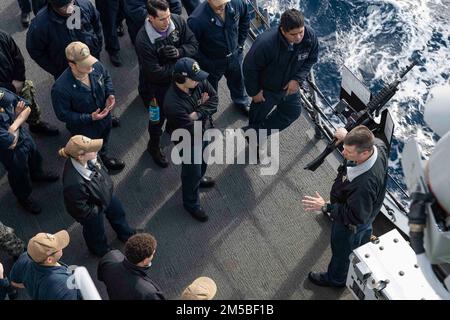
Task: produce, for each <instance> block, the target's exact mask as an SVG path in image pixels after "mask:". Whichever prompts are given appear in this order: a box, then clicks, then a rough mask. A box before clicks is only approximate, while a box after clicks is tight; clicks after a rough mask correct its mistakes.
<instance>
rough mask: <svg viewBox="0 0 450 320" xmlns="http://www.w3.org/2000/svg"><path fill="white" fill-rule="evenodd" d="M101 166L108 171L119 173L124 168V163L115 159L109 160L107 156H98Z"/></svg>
mask: <svg viewBox="0 0 450 320" xmlns="http://www.w3.org/2000/svg"><path fill="white" fill-rule="evenodd" d="M100 158H101V159H102V162H103V165H104V166H105V167H106V168H107V169H108V170H110V171H121V170H123V168H125V162H123V161H122V160H119V159H116V158H110V157H108V156H100Z"/></svg>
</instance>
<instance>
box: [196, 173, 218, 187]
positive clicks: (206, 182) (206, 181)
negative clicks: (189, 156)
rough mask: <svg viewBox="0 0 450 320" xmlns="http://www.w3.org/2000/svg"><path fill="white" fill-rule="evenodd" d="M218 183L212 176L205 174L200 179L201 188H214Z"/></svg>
mask: <svg viewBox="0 0 450 320" xmlns="http://www.w3.org/2000/svg"><path fill="white" fill-rule="evenodd" d="M215 185H216V182H215V181H214V179H213V178H211V177H206V176H204V177H203V178H202V179H201V180H200V186H199V187H200V188H212V187H214V186H215Z"/></svg>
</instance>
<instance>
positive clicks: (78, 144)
mask: <svg viewBox="0 0 450 320" xmlns="http://www.w3.org/2000/svg"><path fill="white" fill-rule="evenodd" d="M102 146H103V139H91V138H88V137H85V136H82V135H76V136H73V137H72V138H70V140H69V141H68V142H67V144H66V146H65V147H64V153H65V154H67V155H69V156H71V157H73V158H76V157H78V155H80V154H81V153H87V152H98V151H99V150H100V149H101V148H102ZM81 151H82V152H81Z"/></svg>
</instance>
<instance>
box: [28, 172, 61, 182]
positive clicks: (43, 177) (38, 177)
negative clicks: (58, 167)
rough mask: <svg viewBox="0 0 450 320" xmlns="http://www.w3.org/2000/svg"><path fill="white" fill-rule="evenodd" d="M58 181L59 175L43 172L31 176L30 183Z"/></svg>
mask: <svg viewBox="0 0 450 320" xmlns="http://www.w3.org/2000/svg"><path fill="white" fill-rule="evenodd" d="M58 179H59V175H58V174H56V173H54V172H50V171H43V172H40V173H36V174H32V175H31V181H34V182H55V181H58Z"/></svg>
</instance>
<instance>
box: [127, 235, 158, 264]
mask: <svg viewBox="0 0 450 320" xmlns="http://www.w3.org/2000/svg"><path fill="white" fill-rule="evenodd" d="M155 250H156V239H155V237H153V236H152V235H151V234H149V233H138V234H135V235H133V236H132V237H130V238H129V239H128V241H127V243H126V244H125V257H126V258H127V260H128V261H130V262H131V263H134V264H138V263H139V262H141V261H143V260H144V259H145V258H149V257H151V256H152V255H153V253H154V252H155Z"/></svg>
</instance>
